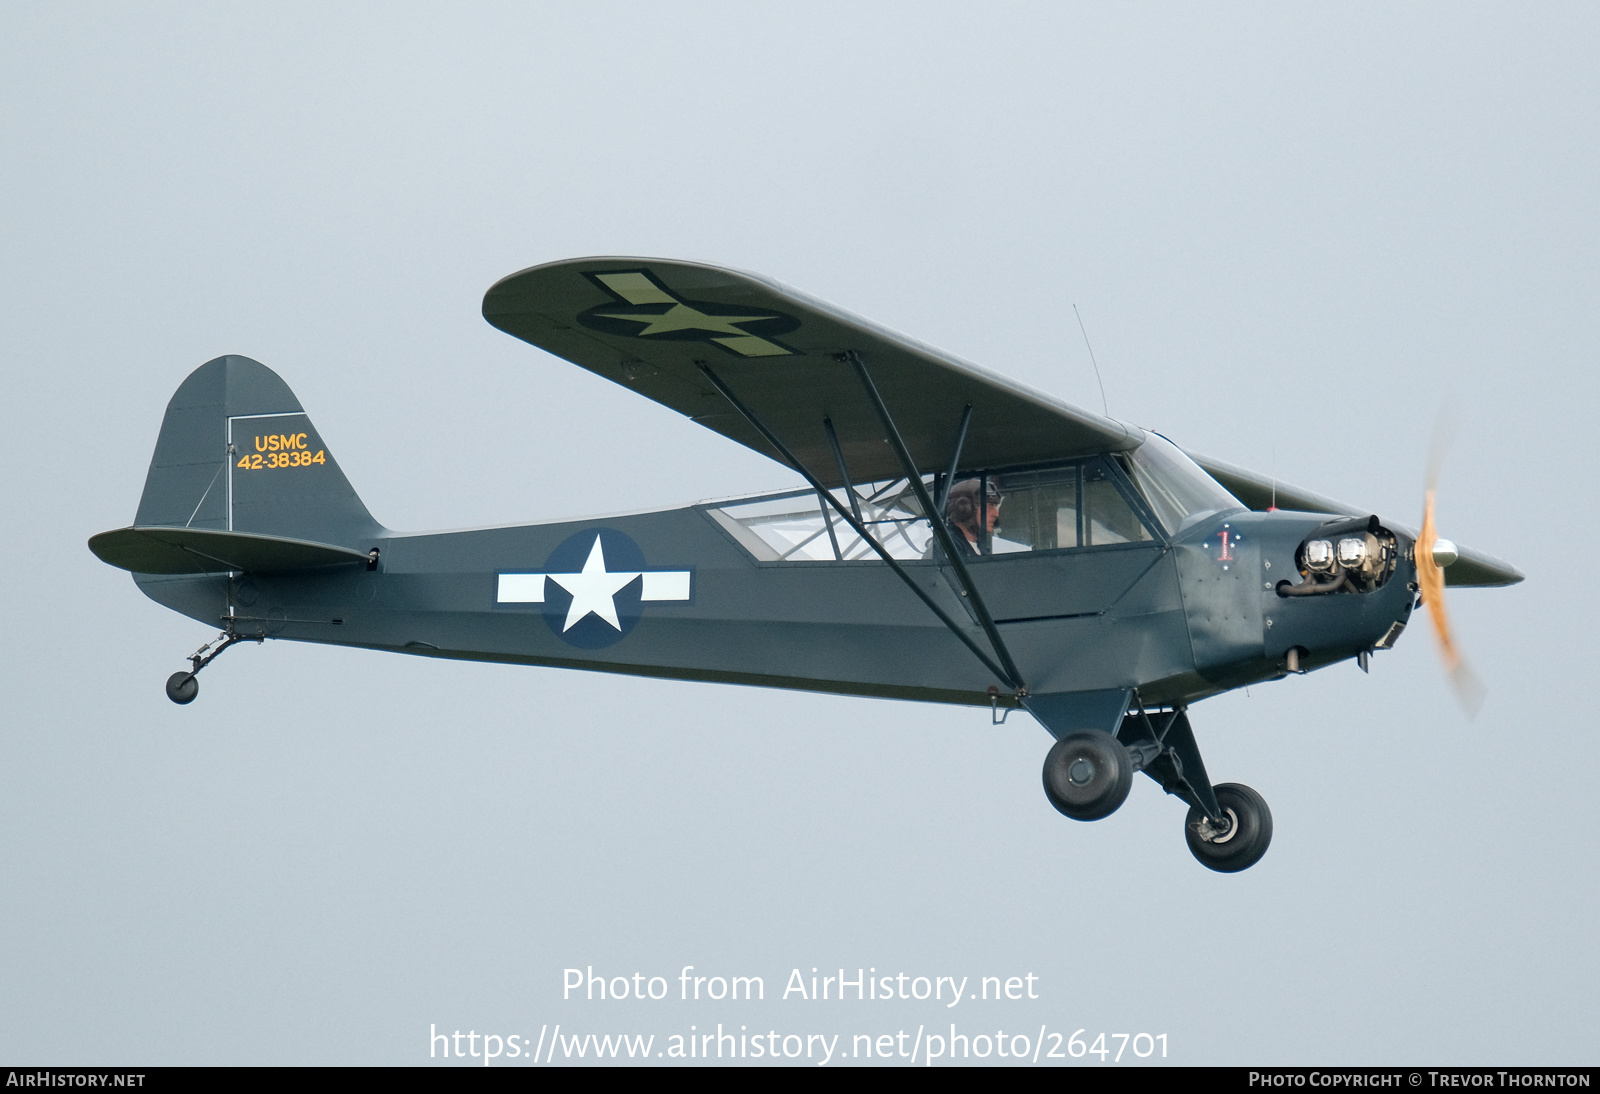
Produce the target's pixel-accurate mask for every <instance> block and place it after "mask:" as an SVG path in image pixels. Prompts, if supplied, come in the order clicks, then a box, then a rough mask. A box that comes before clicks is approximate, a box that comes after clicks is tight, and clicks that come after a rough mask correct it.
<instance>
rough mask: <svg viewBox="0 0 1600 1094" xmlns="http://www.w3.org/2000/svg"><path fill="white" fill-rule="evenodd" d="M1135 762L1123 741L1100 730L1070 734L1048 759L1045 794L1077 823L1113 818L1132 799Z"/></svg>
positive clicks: (1053, 749) (1057, 745)
mask: <svg viewBox="0 0 1600 1094" xmlns="http://www.w3.org/2000/svg"><path fill="white" fill-rule="evenodd" d="M1132 787H1133V760H1132V759H1131V758H1130V757H1129V756H1128V750H1127V749H1126V748H1123V747H1122V742H1121V741H1119V740H1117V739H1116V738H1115V737H1113V736H1111V734H1109V733H1104V732H1101V731H1100V730H1098V729H1091V730H1083V731H1081V732H1078V733H1069V734H1067V735H1066V736H1065V737H1063V738H1061V740H1059V741H1057V742H1056V743H1055V746H1054V747H1052V748H1051V749H1050V754H1049V755H1048V756H1046V757H1045V758H1044V793H1045V797H1047V798H1049V799H1050V804H1051V805H1053V806H1055V807H1056V808H1057V809H1058V810H1060V811H1061V812H1062V813H1064V814H1065V815H1067V816H1069V817H1071V818H1072V819H1073V820H1081V821H1092V820H1099V819H1100V818H1101V817H1109V816H1110V815H1111V814H1112V813H1115V812H1116V811H1117V808H1118V807H1119V806H1120V805H1121V804H1122V803H1123V802H1124V801H1126V800H1127V799H1128V791H1129V790H1130V789H1132Z"/></svg>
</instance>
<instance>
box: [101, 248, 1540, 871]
mask: <svg viewBox="0 0 1600 1094" xmlns="http://www.w3.org/2000/svg"><path fill="white" fill-rule="evenodd" d="M483 315H484V318H485V319H487V320H488V322H489V323H491V324H492V325H493V326H495V327H496V328H498V329H500V330H502V331H505V332H506V333H508V334H511V335H513V336H515V337H517V338H520V339H522V340H524V341H526V342H529V343H531V344H532V345H534V346H537V347H539V348H541V349H544V350H547V351H548V352H550V353H552V354H554V355H556V356H558V357H561V358H564V359H566V360H567V361H569V362H572V363H573V364H576V365H578V366H579V367H581V368H585V369H588V370H589V371H591V372H593V373H596V374H597V375H599V376H603V377H605V378H606V379H608V380H611V381H613V382H614V383H617V384H620V385H622V386H623V387H626V388H629V389H631V390H633V391H635V392H637V393H638V394H640V395H642V396H644V397H645V398H647V399H652V400H654V401H656V402H658V403H661V404H663V405H665V406H667V407H670V408H671V409H673V410H676V411H677V412H679V413H680V414H684V415H687V416H688V417H689V418H691V419H692V420H693V421H695V422H697V423H699V424H700V425H703V426H705V427H706V428H708V429H712V430H715V431H716V432H718V433H720V434H722V435H723V436H725V437H727V438H729V439H730V440H732V441H735V442H737V443H739V444H742V445H744V446H746V447H747V448H751V449H753V450H755V451H756V452H759V453H761V454H762V455H765V456H768V457H770V458H772V459H774V460H776V461H778V462H779V463H782V464H783V465H785V466H787V467H789V468H790V469H792V470H793V471H795V472H797V473H798V474H799V476H800V478H801V479H803V480H804V485H800V486H797V487H795V488H794V489H790V490H785V491H780V492H777V493H771V494H764V495H761V496H757V497H741V498H733V499H728V500H722V501H713V502H706V503H701V504H696V505H689V506H684V507H681V508H676V509H667V510H662V511H658V512H645V513H633V514H628V515H624V516H611V517H605V518H602V519H585V520H571V521H563V522H557V523H549V524H534V525H521V526H514V527H495V528H481V529H473V530H467V531H451V532H431V533H405V532H394V531H391V530H390V529H388V528H386V527H384V526H383V525H380V524H379V523H378V522H377V521H376V520H374V519H373V518H372V516H371V514H369V513H368V511H367V509H366V506H365V505H363V504H362V502H361V500H360V498H359V497H358V496H357V495H356V492H355V490H354V489H353V488H352V487H351V485H350V483H349V482H348V480H347V479H346V478H345V476H344V474H343V472H342V471H341V470H340V469H339V464H338V462H337V461H336V460H335V459H334V455H333V453H332V451H331V450H330V449H329V448H328V446H327V444H326V443H325V442H324V441H323V439H322V435H321V434H320V433H319V432H318V431H317V429H316V427H315V426H314V425H313V424H312V422H311V419H310V418H309V417H308V416H307V415H306V413H305V411H304V409H303V408H302V407H301V405H300V403H299V401H298V400H296V398H295V396H294V394H293V393H292V392H291V391H290V390H289V387H288V385H287V384H285V383H284V382H283V380H281V379H280V378H279V377H278V376H277V374H276V373H274V372H272V371H271V370H270V369H268V368H267V367H266V366H264V365H262V364H259V363H258V362H256V361H253V360H251V359H249V358H247V357H240V356H225V357H219V358H216V359H215V360H212V361H208V362H207V363H205V364H203V365H201V366H200V367H199V368H198V369H196V370H195V371H194V372H193V373H192V374H190V375H189V377H188V378H187V379H186V380H184V381H183V383H182V384H181V385H180V386H179V388H178V390H177V392H176V394H174V395H173V397H172V400H171V402H170V403H169V404H168V407H167V411H166V416H165V418H164V419H163V420H162V424H161V430H160V434H159V436H158V439H157V441H156V447H155V454H154V456H153V458H152V460H151V463H150V470H149V474H148V477H147V479H146V482H145V488H144V494H143V496H142V498H141V499H140V502H139V508H138V512H137V514H136V516H135V518H134V522H133V524H132V525H131V526H130V527H127V528H120V529H116V530H114V531H109V532H103V533H101V534H99V535H96V536H94V537H93V538H91V539H90V540H89V547H90V549H91V550H92V551H93V552H94V554H95V555H96V556H98V557H99V558H100V559H101V560H103V561H105V562H107V563H109V564H111V565H112V566H116V567H120V568H121V569H124V570H128V571H131V572H132V574H133V577H134V581H135V582H136V584H137V585H138V587H139V588H140V589H141V590H142V591H143V592H144V593H145V595H147V596H149V597H150V598H151V599H152V600H154V601H156V602H157V603H159V604H163V605H165V606H167V607H169V608H171V609H173V610H175V611H177V612H180V613H182V614H183V615H186V616H189V617H190V618H192V619H196V620H199V621H201V622H204V623H209V624H211V625H219V624H220V626H221V633H220V634H218V636H217V637H216V638H215V639H213V640H212V641H211V642H208V643H207V644H206V645H204V646H202V647H201V648H200V649H199V650H197V651H196V652H195V653H194V654H193V655H191V657H190V658H189V662H190V667H189V669H188V670H186V671H182V672H177V673H174V674H173V675H172V676H171V678H170V679H169V680H168V681H167V695H168V697H169V698H170V699H172V701H173V702H175V703H178V704H187V703H190V702H192V701H193V700H194V698H195V696H196V695H197V694H198V691H199V683H198V681H197V679H196V678H197V677H198V675H199V673H200V672H201V670H203V669H204V668H206V667H207V666H208V665H210V664H211V662H212V661H214V660H215V659H216V658H217V657H218V656H219V655H220V654H221V653H222V652H223V651H225V650H227V649H228V648H230V647H232V646H233V645H236V644H237V643H240V642H244V641H254V642H257V643H261V642H263V641H265V640H266V639H268V638H274V639H286V640H290V641H300V642H319V643H326V644H330V645H341V646H355V647H361V648H365V649H375V650H387V651H391V652H396V653H409V654H414V655H418V656H423V657H446V658H456V659H463V660H472V661H489V662H500V663H505V664H521V665H545V666H555V667H561V668H572V669H588V670H594V671H600V672H613V673H627V674H632V675H638V676H652V677H663V678H668V679H677V680H700V681H717V682H722V683H730V684H746V685H756V686H762V687H778V688H792V689H803V690H813V691H822V692H832V693H838V694H846V695H858V696H871V697H879V698H891V699H912V700H920V701H923V702H935V703H950V704H961V705H967V706H974V707H979V708H984V707H987V708H989V713H990V718H991V720H992V721H993V722H995V723H1002V722H1004V721H1005V719H1006V718H1007V717H1009V716H1010V715H1011V714H1012V713H1013V712H1015V711H1016V710H1019V709H1020V710H1023V711H1025V712H1026V713H1027V714H1029V715H1031V716H1032V717H1033V718H1034V719H1035V720H1037V721H1038V722H1039V723H1040V724H1041V725H1042V726H1043V727H1044V729H1046V730H1047V731H1048V732H1049V733H1050V734H1051V736H1052V737H1053V738H1054V739H1055V741H1054V744H1053V745H1052V747H1051V748H1050V750H1049V752H1048V754H1047V756H1046V758H1045V763H1044V772H1043V782H1044V788H1045V794H1046V797H1047V798H1048V800H1049V801H1050V802H1051V804H1052V805H1054V806H1055V808H1056V809H1058V810H1059V811H1060V812H1061V813H1063V814H1064V815H1065V816H1067V817H1070V818H1073V819H1075V820H1083V821H1088V820H1096V819H1099V818H1102V817H1105V816H1108V815H1110V814H1111V813H1112V812H1114V811H1115V810H1116V809H1117V808H1118V807H1119V806H1120V805H1121V804H1122V803H1123V801H1124V800H1125V799H1126V798H1127V796H1128V794H1129V792H1130V788H1131V785H1132V781H1133V775H1134V774H1135V773H1136V772H1140V771H1142V772H1144V774H1145V775H1147V776H1149V777H1150V778H1151V779H1152V780H1154V781H1155V782H1156V783H1157V784H1158V785H1159V786H1160V787H1161V788H1162V790H1164V791H1165V792H1166V793H1168V794H1171V795H1173V796H1175V797H1177V798H1178V799H1180V800H1181V801H1182V802H1184V803H1185V804H1186V805H1187V806H1188V807H1189V809H1188V813H1187V816H1186V817H1185V821H1184V833H1185V839H1186V841H1187V843H1188V846H1189V849H1190V851H1191V852H1192V853H1193V855H1194V857H1195V858H1196V859H1197V860H1198V861H1199V862H1200V863H1201V864H1202V865H1204V866H1206V867H1208V868H1210V869H1212V870H1216V871H1219V872H1223V873H1233V872H1237V871H1240V870H1244V869H1247V868H1248V867H1250V866H1252V865H1254V864H1255V863H1256V862H1258V861H1259V860H1260V859H1261V857H1262V855H1263V854H1265V853H1266V850H1267V847H1268V845H1269V843H1270V842H1271V839H1272V814H1271V811H1270V810H1269V808H1268V807H1267V804H1266V801H1265V800H1264V799H1263V798H1262V797H1261V795H1260V794H1258V793H1257V792H1256V791H1254V790H1252V789H1251V788H1249V787H1248V786H1244V785H1241V784H1236V783H1221V784H1214V783H1212V782H1211V780H1210V777H1209V775H1208V774H1207V772H1206V768H1205V764H1204V762H1203V761H1202V759H1201V755H1200V750H1199V747H1198V745H1197V743H1196V738H1195V734H1194V731H1193V728H1192V726H1191V724H1190V719H1189V713H1188V712H1189V708H1190V707H1191V706H1192V705H1193V704H1194V703H1196V702H1198V701H1200V700H1202V699H1205V698H1207V697H1209V696H1213V695H1217V694H1219V693H1221V692H1224V691H1228V690H1231V689H1234V688H1239V687H1245V686H1248V685H1251V684H1259V683H1262V682H1265V681H1270V680H1275V679H1281V678H1284V677H1286V676H1288V675H1291V674H1297V673H1306V672H1309V671H1311V670H1313V669H1319V668H1323V667H1326V666H1328V665H1332V664H1335V663H1337V662H1341V661H1347V660H1350V659H1355V660H1356V661H1357V662H1358V664H1359V665H1360V667H1361V668H1362V669H1363V670H1365V669H1367V667H1368V665H1369V662H1370V658H1371V656H1372V655H1373V654H1374V653H1375V652H1377V651H1380V650H1387V649H1389V648H1391V647H1392V646H1393V645H1394V644H1395V641H1396V640H1397V639H1398V638H1399V636H1400V635H1401V633H1402V632H1403V631H1404V630H1405V628H1406V626H1407V624H1408V622H1409V621H1410V618H1411V614H1412V612H1413V610H1414V609H1415V608H1417V607H1418V606H1420V605H1421V604H1423V603H1426V604H1427V605H1428V607H1429V609H1430V612H1431V613H1432V620H1433V623H1434V628H1435V630H1436V632H1437V634H1438V636H1439V639H1440V643H1441V648H1442V650H1443V652H1444V654H1445V659H1446V664H1447V666H1448V667H1449V668H1450V669H1451V671H1452V675H1453V678H1454V679H1455V680H1456V682H1457V683H1458V685H1459V686H1460V687H1461V689H1462V691H1463V694H1466V693H1467V692H1469V691H1470V690H1471V677H1470V670H1468V669H1467V668H1466V666H1465V662H1464V661H1462V660H1461V659H1460V656H1459V654H1458V653H1457V652H1456V650H1455V647H1454V643H1453V641H1452V640H1451V638H1450V632H1449V628H1448V624H1447V622H1446V617H1445V615H1444V603H1443V590H1444V586H1445V585H1446V584H1449V585H1460V586H1504V585H1510V584H1514V583H1516V582H1518V581H1521V580H1522V576H1523V575H1522V574H1521V573H1519V572H1518V571H1517V570H1516V569H1515V568H1514V567H1512V566H1511V565H1509V564H1508V563H1505V562H1502V561H1501V560H1499V559H1496V558H1494V557H1492V556H1490V555H1487V554H1483V553H1481V552H1477V551H1473V550H1470V549H1467V548H1464V547H1457V546H1456V545H1454V544H1452V543H1450V542H1449V541H1448V540H1444V539H1440V538H1438V537H1437V533H1436V530H1435V528H1434V523H1433V494H1432V491H1431V489H1430V490H1429V492H1428V494H1427V498H1426V503H1425V509H1424V519H1423V522H1422V526H1421V528H1420V530H1412V529H1410V528H1408V527H1406V526H1404V525H1401V524H1399V523H1395V522H1393V521H1390V520H1387V519H1381V518H1380V517H1379V516H1378V515H1376V514H1372V513H1369V512H1367V511H1366V510H1363V509H1359V508H1353V507H1350V506H1348V505H1344V504H1342V503H1339V502H1336V501H1333V500H1331V499H1329V498H1325V497H1322V496H1320V495H1318V494H1315V493H1313V492H1311V491H1308V490H1303V489H1299V488H1296V487H1293V486H1290V485H1288V484H1285V483H1282V482H1277V481H1275V480H1274V479H1271V478H1268V477H1264V476H1262V475H1258V474H1255V473H1253V472H1250V471H1247V470H1244V469H1242V468H1239V467H1235V466H1232V465H1230V464H1227V463H1223V462H1221V461H1218V460H1214V459H1209V458H1206V457H1203V456H1198V455H1195V454H1194V453H1190V452H1186V451H1184V450H1183V449H1181V448H1179V447H1178V446H1177V445H1176V444H1174V443H1173V442H1172V441H1171V440H1169V439H1167V438H1166V437H1164V436H1162V435H1160V434H1158V433H1154V432H1150V431H1146V430H1144V429H1142V428H1140V427H1138V426H1134V425H1130V424H1127V423H1124V422H1121V421H1117V420H1114V419H1112V418H1110V417H1108V416H1104V415H1098V414H1094V413H1091V412H1089V411H1087V410H1083V409H1080V408H1078V407H1075V406H1072V405H1069V404H1067V403H1065V402H1062V401H1061V400H1059V399H1056V398H1053V397H1052V396H1050V395H1047V394H1044V393H1041V392H1038V391H1034V390H1031V389H1029V388H1027V387H1024V386H1023V385H1021V384H1018V383H1015V382H1013V381H1011V380H1008V379H1006V378H1004V377H1002V376H1000V375H997V374H996V373H993V372H990V371H987V370H985V369H983V368H980V367H978V366H976V365H973V364H970V363H968V362H966V361H963V360H960V359H958V358H956V357H954V356H951V355H950V354H947V353H944V352H942V351H940V350H937V349H934V348H933V347H931V346H928V345H924V344H923V343H920V342H917V341H915V340H913V339H911V338H908V337H906V336H905V335H902V334H899V333H897V332H895V331H892V330H889V329H887V328H885V327H881V326H878V325H876V324H873V323H871V322H869V321H867V320H865V319H862V318H860V317H858V316H855V315H852V314H850V313H848V312H846V311H843V310H842V309H840V308H838V307H835V306H834V305H832V304H828V303H826V302H824V301H821V300H818V299H815V298H813V297H810V296H807V295H805V294H803V293H800V292H798V291H796V290H794V289H791V288H789V287H787V286H785V285H782V284H780V283H778V282H776V281H772V280H768V279H766V278H763V277H759V276H756V275H752V274H748V273H742V272H737V271H733V270H727V269H721V268H718V267H715V266H710V265H703V264H698V263H692V262H682V261H671V260H664V259H647V258H605V257H602V258H584V259H576V260H570V261H561V262H554V263H548V264H545V265H540V266H534V267H532V268H530V269H527V270H523V271H521V272H520V273H516V274H512V275H511V276H509V277H506V278H504V279H502V280H501V281H499V282H498V283H496V284H495V285H494V286H492V287H491V288H490V289H489V291H488V293H487V294H486V295H485V297H484V301H483Z"/></svg>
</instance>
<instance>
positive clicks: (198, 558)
mask: <svg viewBox="0 0 1600 1094" xmlns="http://www.w3.org/2000/svg"><path fill="white" fill-rule="evenodd" d="M89 550H91V551H93V552H94V553H95V555H96V556H97V557H98V558H99V559H100V561H101V562H107V563H110V564H111V565H112V566H116V567H119V568H121V569H124V570H131V571H133V572H134V573H136V574H221V573H228V572H229V571H233V570H237V571H240V572H241V573H273V572H281V571H284V570H313V569H318V568H320V567H323V566H340V565H346V564H349V563H355V562H361V563H365V562H366V561H367V556H366V555H364V554H362V553H361V552H360V551H352V550H350V549H349V548H348V547H335V546H333V545H332V544H328V543H312V542H310V541H309V540H303V539H287V538H285V537H283V536H259V535H250V534H248V533H244V532H216V531H211V530H209V529H205V528H118V529H117V530H116V531H114V532H101V533H100V534H99V535H97V536H93V537H91V538H90V540H89Z"/></svg>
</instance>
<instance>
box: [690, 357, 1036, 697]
mask: <svg viewBox="0 0 1600 1094" xmlns="http://www.w3.org/2000/svg"><path fill="white" fill-rule="evenodd" d="M695 364H696V366H698V367H699V369H700V371H701V372H703V373H704V374H705V377H706V379H707V380H710V381H711V383H712V385H713V386H714V387H715V388H716V389H717V390H718V391H720V392H721V393H722V397H723V398H725V399H727V400H728V402H729V403H730V404H732V406H733V409H735V410H737V411H738V412H739V414H740V415H741V416H742V417H743V418H744V420H745V421H747V422H749V423H750V425H751V426H752V427H753V428H754V429H755V430H756V432H758V433H760V434H761V435H762V436H763V437H765V438H766V439H767V443H768V444H770V445H772V447H773V448H775V449H777V450H778V454H779V455H781V456H782V457H783V459H784V462H785V463H787V464H788V465H789V466H790V467H792V468H794V469H795V470H796V471H798V472H799V473H800V475H801V477H803V478H804V479H805V480H806V482H808V483H810V484H811V488H812V489H813V490H815V491H816V492H817V494H818V495H819V496H820V497H823V498H826V499H827V501H828V504H829V505H831V506H833V508H834V511H835V512H837V513H838V514H839V516H840V518H841V519H843V520H844V522H845V523H846V524H848V525H850V527H851V528H852V529H854V530H855V533H856V535H858V536H860V537H861V540H862V542H863V543H866V544H868V545H869V546H870V547H871V548H872V549H873V550H874V551H876V552H877V553H878V557H879V558H881V559H883V561H885V562H887V563H888V564H889V568H890V569H892V570H893V571H894V572H895V574H896V575H897V576H899V578H900V580H901V581H904V582H905V583H906V587H907V588H909V589H910V590H911V591H912V592H914V593H916V594H917V599H918V600H921V601H922V602H923V603H924V604H926V605H927V607H928V610H929V611H931V612H932V613H933V614H934V615H936V616H938V617H939V622H941V623H943V624H944V625H945V626H946V627H948V628H950V633H952V634H954V635H955V636H956V637H957V638H959V639H960V640H961V644H962V645H964V646H966V647H967V649H969V650H971V651H972V655H973V656H974V657H976V658H977V659H978V660H979V661H982V662H983V666H984V668H986V669H988V670H989V671H990V672H992V673H994V675H995V677H996V678H997V679H999V680H1003V681H1005V683H1006V685H1007V686H1009V687H1011V688H1012V689H1013V690H1016V691H1021V690H1022V681H1021V680H1020V679H1019V678H1018V677H1017V676H1015V675H1013V674H1012V673H1010V672H1007V671H1006V670H1005V669H1003V668H1001V667H1000V666H999V665H997V664H995V663H994V659H993V658H991V657H990V656H989V655H988V654H986V653H984V652H983V650H981V649H979V648H978V645H977V643H976V642H974V641H973V640H972V639H971V638H969V637H967V634H966V632H965V631H963V630H962V629H961V628H960V627H959V626H958V625H957V624H956V621H955V620H954V619H952V618H950V616H949V614H948V613H946V612H945V610H944V609H943V608H941V607H939V605H937V604H935V603H934V602H933V598H932V597H931V596H929V595H928V593H927V590H925V589H924V588H923V587H922V586H921V585H918V584H917V582H916V579H915V578H913V577H912V576H911V575H910V574H909V573H907V572H906V569H905V567H904V566H901V565H900V563H899V562H898V561H897V560H896V559H895V557H894V556H893V555H891V554H890V553H889V552H888V550H887V549H886V548H885V547H884V546H883V544H881V543H879V542H878V537H877V536H875V535H873V534H872V533H871V532H869V531H867V526H866V525H865V524H863V523H862V522H861V521H859V520H857V519H856V518H855V516H854V515H853V514H852V513H851V512H850V510H848V509H846V508H845V507H844V506H843V505H841V504H840V502H839V499H838V498H836V497H834V496H833V494H832V493H831V492H830V491H828V490H826V489H824V488H823V485H822V483H821V482H819V481H818V480H817V478H816V476H815V475H813V474H812V473H811V472H810V471H808V470H807V469H806V466H805V465H804V464H802V463H801V462H800V460H799V459H798V458H796V457H795V455H794V453H792V452H790V451H789V448H788V446H787V445H785V444H784V443H783V442H782V441H780V440H779V439H778V438H777V436H776V435H775V434H773V432H772V431H771V430H770V429H768V428H767V427H766V426H765V425H764V424H762V422H761V419H759V418H757V417H756V416H755V412H754V411H752V410H751V409H750V408H749V407H747V406H745V405H744V403H742V402H740V401H739V397H738V396H737V395H735V394H734V393H733V390H732V389H731V388H729V387H728V385H727V384H725V383H723V382H722V377H720V376H718V375H717V374H716V373H715V372H712V371H711V366H709V365H707V364H706V363H705V362H704V361H696V362H695ZM829 432H830V433H831V432H832V431H831V430H830V431H829ZM917 485H918V487H919V489H920V487H921V481H920V480H918V483H917ZM846 489H850V488H849V487H848V486H846ZM851 494H852V495H853V494H854V490H851ZM929 523H930V524H931V523H934V521H933V520H932V519H931V518H930V519H929ZM1007 660H1008V661H1009V660H1010V658H1007Z"/></svg>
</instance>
